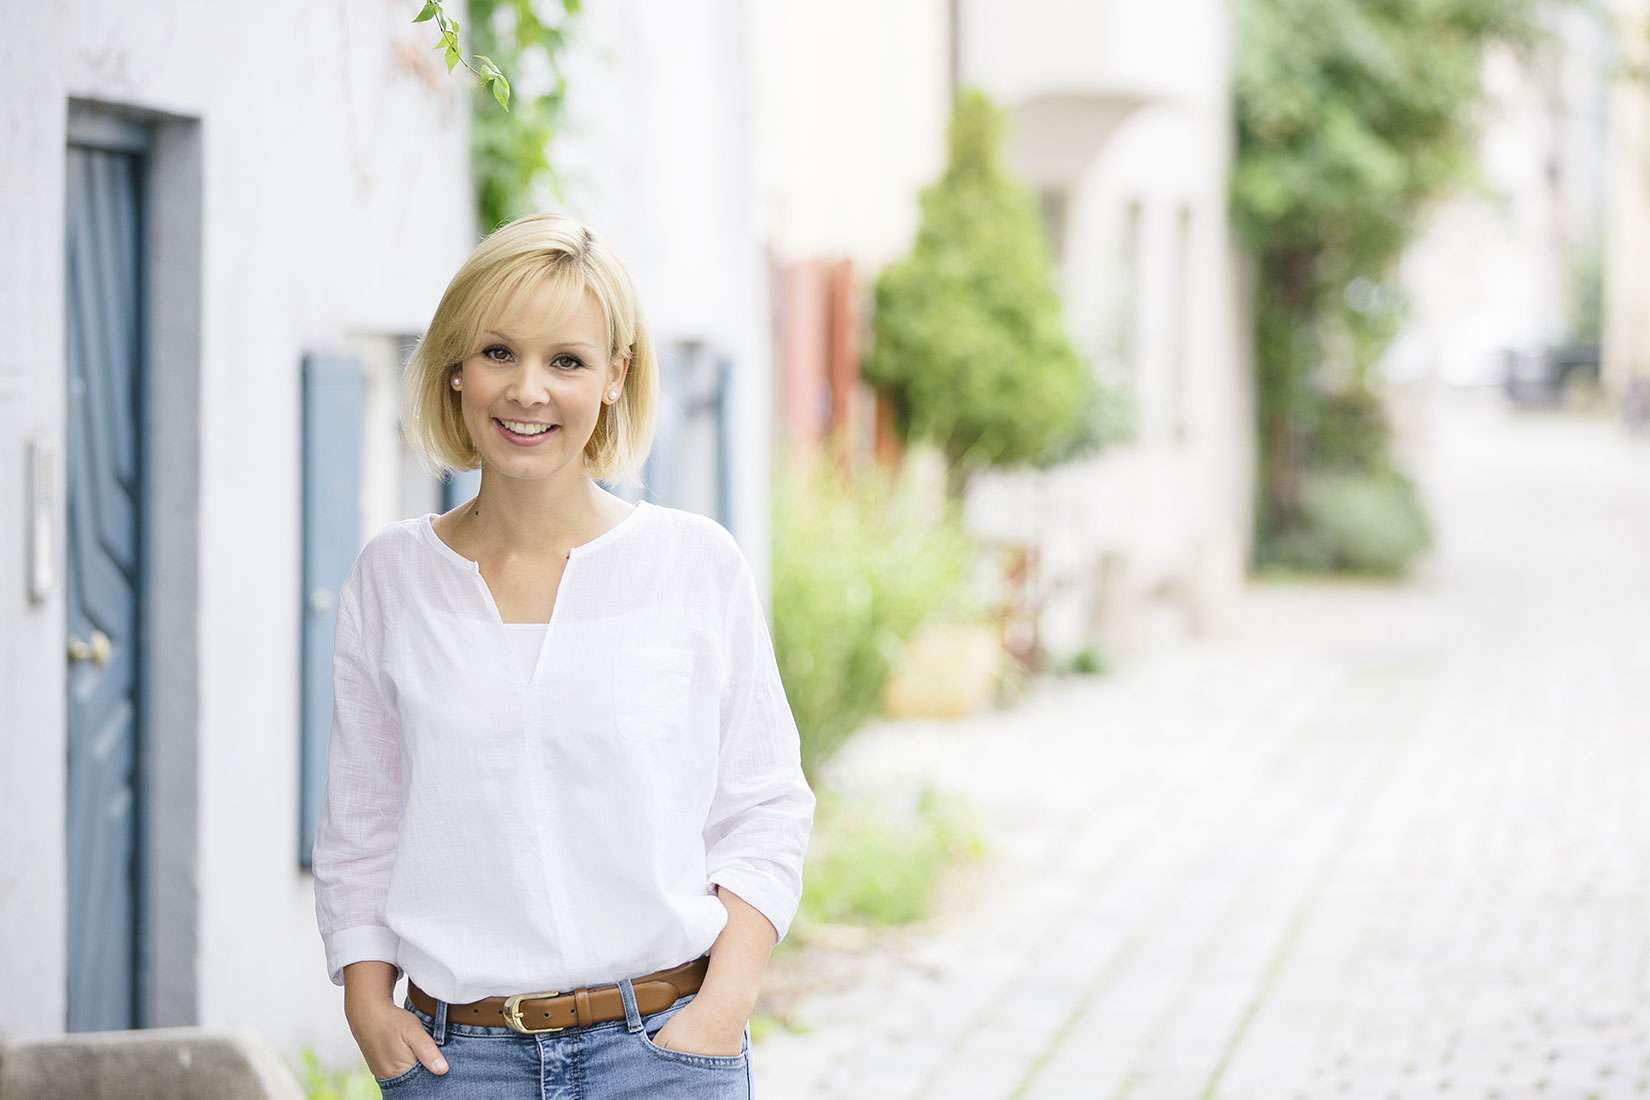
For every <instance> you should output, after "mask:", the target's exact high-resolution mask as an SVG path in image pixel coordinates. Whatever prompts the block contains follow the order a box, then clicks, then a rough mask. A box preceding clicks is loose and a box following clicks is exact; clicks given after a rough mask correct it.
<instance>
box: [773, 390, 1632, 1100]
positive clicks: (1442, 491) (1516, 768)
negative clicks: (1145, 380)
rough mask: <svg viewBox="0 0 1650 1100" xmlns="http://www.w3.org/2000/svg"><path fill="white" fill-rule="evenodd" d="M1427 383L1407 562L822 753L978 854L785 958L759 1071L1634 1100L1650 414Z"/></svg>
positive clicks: (1099, 1091) (863, 1091)
mask: <svg viewBox="0 0 1650 1100" xmlns="http://www.w3.org/2000/svg"><path fill="white" fill-rule="evenodd" d="M1425 407H1426V408H1428V409H1430V416H1431V417H1432V419H1431V422H1430V430H1429V431H1428V432H1427V433H1426V436H1425V439H1426V446H1425V448H1424V450H1423V451H1422V452H1421V456H1422V459H1423V464H1422V466H1421V469H1422V473H1423V485H1424V489H1425V492H1426V495H1427V498H1428V501H1429V506H1430V507H1431V509H1432V514H1433V517H1434V520H1435V523H1436V525H1437V527H1438V532H1437V537H1438V546H1437V549H1436V551H1435V552H1434V553H1433V554H1432V555H1431V556H1430V557H1429V559H1428V561H1427V563H1426V565H1425V566H1424V567H1423V568H1422V569H1421V570H1420V571H1419V572H1418V574H1417V576H1416V577H1415V578H1414V579H1413V580H1412V581H1411V582H1409V583H1407V584H1405V585H1403V586H1401V587H1397V588H1391V587H1383V586H1375V585H1323V584H1312V585H1305V584H1267V585H1259V586H1256V587H1254V588H1253V589H1252V590H1251V592H1250V594H1249V596H1248V597H1247V600H1246V610H1245V612H1244V616H1243V625H1242V626H1241V628H1240V629H1239V630H1238V631H1237V632H1236V633H1235V634H1233V635H1232V636H1229V637H1226V638H1222V639H1214V640H1206V641H1198V642H1190V643H1183V644H1178V645H1175V646H1171V647H1161V648H1158V649H1155V650H1154V651H1152V652H1150V653H1148V654H1146V655H1144V656H1141V657H1138V658H1136V659H1134V660H1132V661H1130V662H1128V663H1127V664H1125V665H1124V666H1123V667H1121V668H1120V669H1119V670H1118V671H1117V672H1115V673H1113V674H1112V675H1110V676H1107V677H1105V678H1103V679H1100V680H1097V681H1080V682H1071V683H1054V684H1048V685H1044V686H1042V687H1040V688H1039V689H1038V690H1037V691H1036V692H1035V693H1033V695H1032V697H1031V698H1030V699H1029V700H1028V701H1027V702H1026V703H1025V704H1024V705H1022V706H1021V707H1020V708H1018V709H1016V710H1014V711H1012V712H1007V713H1001V714H993V715H988V716H984V717H981V718H978V719H974V720H970V721H967V722H964V723H954V724H941V723H904V724H891V725H885V726H882V727H879V728H877V729H875V730H873V731H870V732H868V733H867V734H866V735H865V736H864V737H863V738H862V739H861V740H859V741H858V742H856V743H855V744H853V745H852V746H851V747H850V749H849V751H848V753H847V754H846V755H845V756H844V758H843V759H842V760H841V761H840V767H839V769H838V771H837V773H836V778H837V780H838V783H839V785H840V786H842V787H845V788H849V789H854V788H859V789H866V790H878V789H880V790H884V791H889V790H902V789H914V788H915V787H917V786H919V785H920V784H923V783H929V782H932V783H935V784H937V785H939V786H941V787H943V788H947V789H950V790H955V791H957V792H960V793H962V794H963V795H964V796H965V797H967V798H968V799H969V800H970V801H972V802H973V803H974V804H975V805H976V806H977V807H978V808H979V809H980V811H981V813H982V817H983V821H984V825H985V828H986V831H987V837H988V841H989V843H990V845H991V849H992V857H991V858H990V859H989V860H988V861H987V863H985V864H984V865H982V866H978V867H976V868H975V869H973V870H971V871H969V872H966V873H965V874H964V875H963V876H962V877H961V878H960V880H959V881H958V882H957V883H956V884H955V886H954V888H953V889H952V890H951V891H950V892H949V893H948V895H947V897H946V900H945V904H944V906H943V908H942V914H941V915H940V916H939V917H936V918H935V919H934V920H932V921H930V922H928V923H927V924H925V925H923V926H922V927H920V928H913V929H905V930H899V931H898V932H896V933H894V934H891V935H889V936H886V937H879V938H878V939H877V940H876V941H875V942H874V943H873V944H871V945H870V946H868V947H866V948H865V949H863V950H858V951H848V950H838V951H832V950H829V949H824V950H819V951H814V952H810V953H809V957H810V958H811V959H812V960H813V961H811V962H810V963H809V966H810V967H812V968H813V969H814V970H815V973H814V974H813V976H812V977H811V979H810V980H811V981H812V982H813V988H811V990H810V991H809V992H808V993H807V994H806V995H805V996H804V997H803V998H802V999H801V1001H800V1002H799V1006H798V1008H797V1010H796V1016H797V1017H798V1018H799V1020H800V1022H801V1023H802V1024H803V1025H804V1026H805V1027H806V1028H807V1030H806V1031H805V1032H791V1031H778V1032H776V1033H774V1034H771V1035H767V1036H764V1037H763V1039H762V1040H761V1041H760V1042H759V1043H758V1045H757V1049H756V1052H755V1067H756V1071H755V1072H756V1086H757V1092H756V1095H758V1096H759V1097H761V1098H762V1100H800V1098H808V1100H827V1098H836V1097H854V1098H856V1100H877V1098H890V1100H907V1098H917V1097H922V1098H928V1097H933V1098H946V1100H968V1098H990V1100H1007V1098H1010V1097H1025V1098H1031V1100H1043V1098H1064V1097H1082V1098H1090V1097H1094V1098H1123V1097H1128V1098H1135V1100H1149V1098H1161V1100H1190V1098H1218V1100H1296V1098H1299V1100H1318V1098H1347V1100H1362V1098H1377V1100H1385V1098H1388V1097H1404V1098H1410V1097H1450V1098H1457V1097H1461V1098H1497V1097H1504V1098H1531V1100H1536V1098H1540V1100H1546V1098H1575V1100H1585V1098H1588V1097H1599V1098H1611V1097H1645V1096H1650V782H1647V781H1650V440H1631V439H1629V438H1627V437H1626V436H1624V435H1623V433H1622V432H1621V431H1620V430H1619V429H1618V428H1617V427H1616V426H1614V425H1613V424H1611V423H1609V422H1607V421H1603V420H1588V419H1581V418H1576V417H1570V416H1559V415H1534V416H1532V415H1515V414H1513V413H1510V412H1508V411H1506V410H1504V409H1502V408H1501V407H1500V405H1499V402H1498V401H1492V400H1487V399H1486V398H1484V397H1477V398H1472V399H1468V398H1466V397H1464V396H1460V395H1456V396H1450V397H1447V398H1438V399H1437V400H1436V401H1435V402H1434V403H1433V404H1431V405H1429V406H1425ZM780 965H781V966H782V967H783V966H784V965H785V964H784V963H781V964H780Z"/></svg>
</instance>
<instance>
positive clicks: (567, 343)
mask: <svg viewBox="0 0 1650 1100" xmlns="http://www.w3.org/2000/svg"><path fill="white" fill-rule="evenodd" d="M482 335H484V336H496V337H498V338H499V339H500V340H503V341H504V342H505V343H506V344H518V343H520V342H521V341H520V340H518V339H516V337H514V336H511V335H509V334H508V333H504V332H499V331H498V330H497V329H488V330H487V331H486V332H485V333H483V334H482ZM556 346H557V347H563V348H589V349H590V350H591V351H595V350H596V345H595V344H589V343H586V342H585V341H583V340H564V341H562V342H561V343H560V344H557V345H556Z"/></svg>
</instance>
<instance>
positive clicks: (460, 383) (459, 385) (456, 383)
mask: <svg viewBox="0 0 1650 1100" xmlns="http://www.w3.org/2000/svg"><path fill="white" fill-rule="evenodd" d="M463 388H464V379H462V378H460V377H459V376H458V375H456V374H455V375H453V389H455V390H461V389H463Z"/></svg>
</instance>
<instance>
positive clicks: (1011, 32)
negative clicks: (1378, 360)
mask: <svg viewBox="0 0 1650 1100" xmlns="http://www.w3.org/2000/svg"><path fill="white" fill-rule="evenodd" d="M961 10H962V12H963V19H964V23H963V27H962V29H961V34H962V58H963V73H962V75H963V79H964V80H965V81H966V82H969V83H976V84H978V85H980V86H981V87H984V88H985V89H987V90H988V91H989V92H991V93H992V94H993V95H994V97H995V98H996V99H997V100H998V101H999V102H1000V103H1001V104H1002V105H1003V106H1005V107H1006V108H1008V109H1009V111H1010V124H1011V126H1016V127H1018V128H1019V129H1020V131H1021V132H1020V133H1019V134H1018V135H1011V137H1010V141H1009V151H1010V163H1011V164H1012V165H1014V166H1015V167H1016V168H1018V169H1019V170H1020V171H1021V173H1022V174H1023V175H1024V176H1025V177H1026V178H1027V179H1028V180H1029V181H1030V182H1031V183H1032V184H1033V185H1034V186H1037V187H1039V188H1042V189H1045V190H1053V191H1057V192H1059V193H1061V194H1062V195H1063V196H1064V201H1065V205H1066V216H1065V234H1064V240H1063V242H1061V246H1062V247H1061V249H1060V251H1061V253H1062V254H1063V262H1062V264H1061V269H1060V271H1059V276H1058V277H1059V281H1060V287H1061V292H1062V296H1063V298H1064V300H1065V303H1066V316H1067V326H1068V330H1069V331H1070V333H1071V336H1072V339H1073V341H1074V342H1075V343H1076V345H1077V347H1078V348H1079V350H1080V351H1082V352H1083V353H1085V354H1086V355H1087V356H1088V357H1089V358H1090V359H1091V361H1092V362H1093V363H1094V365H1095V369H1096V372H1097V375H1098V376H1099V377H1100V378H1101V379H1102V380H1103V381H1104V382H1106V383H1107V384H1110V385H1112V386H1115V387H1119V388H1121V389H1123V390H1124V391H1125V392H1127V393H1128V394H1129V395H1130V396H1131V398H1132V400H1133V402H1134V405H1135V409H1136V420H1135V424H1136V433H1137V434H1136V438H1135V439H1134V441H1133V442H1131V443H1128V444H1123V445H1119V446H1114V447H1112V448H1110V449H1108V450H1107V451H1105V452H1104V453H1102V454H1101V455H1100V456H1098V457H1096V458H1094V459H1090V460H1087V461H1083V462H1079V463H1076V464H1073V465H1071V466H1068V467H1066V468H1063V469H1061V470H1058V471H1054V472H1052V473H1047V474H1041V473H1036V472H1033V471H1012V472H1001V473H988V474H985V475H983V476H981V477H978V478H976V479H975V482H974V484H973V485H972V486H971V489H970V494H969V501H968V517H969V524H970V527H971V528H972V529H973V530H974V531H976V532H977V533H979V534H980V535H982V536H984V537H986V538H989V539H991V540H993V541H997V542H1002V543H1005V544H1010V545H1031V546H1035V547H1036V548H1037V549H1038V552H1039V554H1040V562H1039V566H1040V568H1039V577H1038V580H1037V583H1038V585H1039V587H1040V589H1041V593H1042V595H1044V596H1046V603H1045V604H1044V611H1043V614H1042V616H1041V622H1040V626H1041V628H1042V640H1043V642H1044V644H1045V646H1046V647H1047V649H1048V650H1049V652H1050V654H1051V655H1052V656H1054V657H1055V658H1056V659H1059V658H1062V657H1064V656H1068V655H1069V654H1070V653H1072V652H1074V651H1075V650H1077V649H1079V648H1081V647H1082V646H1084V645H1086V644H1090V643H1093V642H1096V641H1098V642H1099V643H1100V644H1101V645H1103V646H1104V647H1106V648H1108V649H1110V650H1111V651H1113V652H1116V651H1120V650H1121V651H1126V650H1128V649H1131V648H1135V647H1137V646H1139V645H1142V644H1146V643H1148V642H1150V641H1152V640H1154V638H1155V637H1157V636H1159V635H1160V634H1162V633H1163V632H1162V631H1161V630H1159V629H1158V627H1159V626H1160V625H1161V626H1166V627H1167V630H1168V632H1169V633H1171V634H1172V633H1175V632H1178V630H1181V629H1191V630H1193V631H1209V630H1219V629H1222V628H1223V627H1224V626H1226V625H1227V624H1229V623H1230V621H1231V617H1232V615H1233V614H1234V613H1235V610H1236V599H1237V595H1238V592H1239V590H1240V587H1241V584H1242V580H1243V574H1244V562H1245V560H1246V556H1247V548H1248V540H1249V526H1250V497H1251V491H1252V489H1251V487H1252V480H1253V478H1252V469H1253V463H1254V447H1253V442H1252V440H1253V396H1252V390H1253V387H1252V382H1251V373H1252V368H1251V360H1250V353H1249V346H1248V340H1247V337H1246V335H1245V329H1244V326H1243V324H1242V318H1241V313H1240V309H1241V294H1240V290H1239V281H1240V274H1239V271H1238V269H1237V266H1236V261H1235V258H1234V253H1233V249H1232V245H1231V240H1230V234H1229V232H1228V228H1227V223H1226V172H1227V168H1228V166H1229V164H1230V158H1231V137H1230V132H1231V106H1230V98H1229V90H1228V82H1229V79H1230V69H1231V62H1230V57H1229V53H1230V49H1231V42H1232V38H1231V33H1232V28H1231V25H1230V20H1229V13H1228V11H1227V5H1226V4H1224V3H1221V2H1220V0H1179V2H1177V3H1173V4H1161V5H1141V4H1127V3H1115V2H1109V0H1108V2H1105V3H1096V4H1083V5H1078V4H1071V3H1064V2H1061V0H1035V2H1034V3H1030V4H1027V5H1016V6H1013V7H1012V8H1011V7H1010V6H1008V5H1003V4H998V3H993V2H990V0H965V2H964V3H963V4H962V9H961ZM1131 226H1132V228H1131ZM1131 235H1132V238H1133V243H1132V245H1131V244H1130V243H1128V242H1129V238H1130V237H1131ZM1131 257H1132V259H1131ZM1125 329H1127V330H1129V331H1130V332H1131V333H1132V335H1130V336H1129V337H1127V338H1125V337H1124V336H1123V330H1125ZM1108 559H1109V564H1108ZM1103 574H1104V576H1103ZM1160 611H1161V612H1163V613H1162V614H1159V613H1158V612H1160Z"/></svg>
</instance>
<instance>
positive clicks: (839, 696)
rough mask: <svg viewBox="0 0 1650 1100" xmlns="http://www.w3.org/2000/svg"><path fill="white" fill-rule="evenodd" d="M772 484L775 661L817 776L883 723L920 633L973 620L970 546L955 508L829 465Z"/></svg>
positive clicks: (808, 764)
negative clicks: (888, 685) (894, 679)
mask: <svg viewBox="0 0 1650 1100" xmlns="http://www.w3.org/2000/svg"><path fill="white" fill-rule="evenodd" d="M775 485H776V486H777V491H776V493H775V497H774V507H773V620H774V629H773V642H774V654H775V656H776V657H777V659H778V662H779V674H780V677H781V678H782V679H783V680H784V683H785V694H786V696H787V698H788V699H789V700H790V704H791V711H792V713H793V714H795V715H796V724H797V728H798V729H799V730H800V732H801V735H802V764H803V767H804V768H805V769H806V770H807V771H808V773H809V775H810V776H812V775H814V774H815V772H816V770H817V769H818V767H819V766H820V765H821V764H823V763H824V762H825V761H826V760H827V759H828V758H829V757H830V756H831V754H832V753H834V752H835V751H836V750H837V749H838V748H839V747H840V746H841V745H842V744H843V742H845V741H846V740H847V738H848V737H849V736H850V735H851V734H852V733H853V732H854V731H855V730H856V729H858V728H859V727H860V726H861V725H863V724H864V722H865V721H866V719H868V718H870V717H871V716H872V715H874V714H876V713H877V711H878V709H879V707H880V705H881V696H882V686H883V683H884V682H885V681H886V680H887V678H888V670H889V667H890V664H891V662H892V661H893V659H894V658H896V657H897V656H898V655H899V653H900V650H901V648H902V647H903V645H904V642H905V640H906V639H908V638H909V637H910V636H911V634H912V633H913V632H914V631H915V630H916V629H917V627H919V626H921V625H922V624H923V623H924V622H927V621H928V620H930V619H933V618H939V617H944V616H954V617H962V616H966V615H968V614H969V613H970V612H971V610H972V607H971V604H970V600H969V591H968V589H969V585H968V580H969V571H970V568H971V566H972V563H973V546H972V543H971V542H970V541H969V539H968V536H967V535H966V534H964V532H963V529H962V521H961V518H960V517H959V516H958V514H957V512H956V509H955V507H954V506H952V505H948V504H945V503H943V502H940V501H934V500H926V499H925V498H924V497H923V495H922V493H921V492H920V490H919V489H918V487H916V486H915V485H913V484H910V483H908V482H907V483H905V484H896V483H894V482H892V481H891V480H890V479H888V478H887V477H886V476H884V475H882V474H880V473H879V472H878V471H876V470H869V471H866V472H865V473H864V474H861V475H857V476H855V477H854V478H853V479H852V480H849V479H847V478H845V477H843V476H842V475H841V474H839V473H838V472H837V470H836V469H835V466H834V464H833V463H832V462H831V461H829V460H825V461H822V462H821V463H819V464H818V465H817V466H816V467H815V468H813V469H812V470H808V471H803V472H800V473H796V474H793V475H791V476H788V477H780V478H776V479H775ZM925 505H926V506H925Z"/></svg>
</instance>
